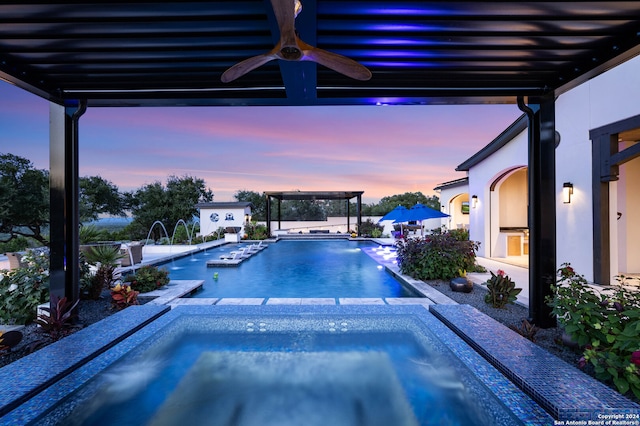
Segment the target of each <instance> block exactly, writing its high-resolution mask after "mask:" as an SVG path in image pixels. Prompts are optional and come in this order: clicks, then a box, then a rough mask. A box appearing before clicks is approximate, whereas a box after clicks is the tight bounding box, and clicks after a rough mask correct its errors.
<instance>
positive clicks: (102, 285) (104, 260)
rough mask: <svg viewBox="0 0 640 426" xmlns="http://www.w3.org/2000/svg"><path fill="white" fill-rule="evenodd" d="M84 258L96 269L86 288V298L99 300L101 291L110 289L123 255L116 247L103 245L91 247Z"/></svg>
mask: <svg viewBox="0 0 640 426" xmlns="http://www.w3.org/2000/svg"><path fill="white" fill-rule="evenodd" d="M85 256H86V259H87V262H89V263H90V264H91V265H94V266H96V267H97V268H98V269H97V270H96V272H95V274H94V275H93V276H92V277H91V278H90V279H89V286H88V288H87V297H88V298H89V299H93V300H95V299H98V298H100V295H101V294H102V290H105V289H107V288H109V287H111V284H113V282H114V281H115V278H114V272H115V270H116V267H117V266H118V261H119V260H120V259H122V257H123V255H122V254H121V253H120V248H119V247H118V246H114V245H108V244H105V245H96V246H92V247H91V248H90V249H89V250H88V251H87V253H86V255H85Z"/></svg>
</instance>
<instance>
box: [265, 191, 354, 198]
mask: <svg viewBox="0 0 640 426" xmlns="http://www.w3.org/2000/svg"><path fill="white" fill-rule="evenodd" d="M264 194H265V195H266V196H268V197H271V198H275V199H277V200H350V199H351V198H355V197H358V196H360V195H362V194H364V191H265V193H264Z"/></svg>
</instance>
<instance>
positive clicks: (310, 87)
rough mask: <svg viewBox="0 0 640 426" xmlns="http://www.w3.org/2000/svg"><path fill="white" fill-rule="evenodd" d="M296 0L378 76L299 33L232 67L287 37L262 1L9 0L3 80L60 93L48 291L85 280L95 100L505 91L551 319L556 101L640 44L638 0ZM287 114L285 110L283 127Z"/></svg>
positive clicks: (224, 101) (537, 295)
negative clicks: (521, 144)
mask: <svg viewBox="0 0 640 426" xmlns="http://www.w3.org/2000/svg"><path fill="white" fill-rule="evenodd" d="M272 1H275V0H272ZM302 3H303V9H302V11H301V12H300V14H299V15H298V16H297V18H295V31H296V33H297V34H298V35H299V37H300V38H301V39H302V40H304V42H305V43H306V44H305V45H308V46H317V47H318V48H321V49H323V50H326V51H329V52H333V53H337V54H339V55H343V56H347V57H349V58H351V59H352V60H354V61H357V62H358V63H360V64H362V65H364V66H365V67H367V68H368V69H369V70H370V71H371V73H372V77H371V78H370V79H369V80H366V81H362V80H354V79H352V78H349V77H346V76H345V75H343V74H341V73H340V72H336V71H335V70H333V69H329V68H326V67H325V66H320V65H317V64H316V63H314V62H310V61H303V60H299V59H301V58H302V59H303V55H302V52H301V49H300V47H299V46H298V45H296V47H294V46H285V48H284V49H282V52H280V51H277V49H276V51H277V52H278V55H280V56H283V59H286V60H273V61H269V62H268V63H264V64H263V65H261V66H259V67H257V68H255V69H251V70H249V72H248V73H246V74H244V75H242V76H240V77H239V78H238V79H236V80H233V81H230V82H225V81H223V80H225V78H223V77H222V75H223V73H224V72H225V71H226V70H228V69H229V68H230V67H232V66H234V65H235V64H238V63H239V62H241V61H243V60H245V59H247V58H250V57H253V58H255V57H256V55H261V54H265V53H266V52H269V51H271V50H272V49H273V47H274V45H276V44H277V43H278V42H279V40H280V30H279V26H278V22H277V19H276V16H275V14H274V12H273V8H272V4H271V2H269V1H266V0H249V1H242V2H240V1H236V2H233V1H207V2H204V1H196V2H182V1H166V2H157V3H150V2H147V1H130V2H126V3H123V2H115V3H114V2H111V1H91V0H88V1H85V2H81V3H78V2H66V3H65V2H62V3H55V4H50V3H49V2H27V3H25V2H22V1H15V2H3V3H2V4H1V5H0V20H1V22H2V25H1V26H0V79H2V80H4V81H7V82H9V83H11V84H14V85H16V86H17V87H20V88H22V89H24V90H27V91H29V92H31V93H33V94H35V95H37V96H40V97H41V98H43V99H46V100H47V101H49V102H50V105H51V107H50V110H51V113H50V152H51V155H50V182H51V185H50V186H51V220H50V225H51V226H50V227H51V235H50V241H51V281H50V283H51V287H50V288H51V294H52V296H58V297H59V296H63V295H66V296H67V297H68V298H69V299H71V300H76V299H77V298H78V294H79V268H78V247H79V242H78V198H79V195H78V180H79V177H78V168H79V167H78V158H79V155H78V151H79V147H80V146H81V144H79V131H78V128H79V123H80V118H81V116H82V114H83V113H84V111H85V110H86V108H94V107H138V106H173V107H175V106H234V107H242V106H262V105H268V106H277V105H288V106H303V105H317V106H320V105H323V106H331V105H371V106H375V105H429V104H433V105H436V104H437V105H442V104H496V103H510V104H514V105H515V104H517V105H518V107H519V108H520V109H521V110H522V111H523V112H525V113H526V115H527V121H528V128H529V147H530V150H529V159H528V161H529V164H528V169H529V170H530V180H529V183H528V184H529V191H528V194H529V195H528V196H529V203H528V204H529V211H528V217H529V221H530V225H529V228H530V252H529V256H530V261H529V265H530V272H529V274H530V282H531V291H530V296H531V297H530V301H531V302H530V316H531V318H532V319H533V320H534V322H536V323H537V324H539V325H543V326H544V325H545V324H547V325H548V324H550V323H551V322H552V320H551V319H550V318H551V317H550V316H549V311H550V309H549V307H548V306H547V305H546V303H545V301H544V299H545V297H546V296H547V295H549V294H550V285H551V283H552V281H553V279H554V277H555V272H556V265H555V262H556V249H555V247H556V232H555V231H556V229H555V226H556V225H555V221H554V218H555V214H556V212H555V203H554V201H555V197H556V193H555V167H554V166H555V151H554V149H555V143H556V140H555V100H556V98H557V97H558V96H560V95H562V94H563V93H566V92H567V91H569V90H570V89H572V88H575V87H576V86H578V85H580V84H582V83H584V82H586V81H588V80H590V79H591V78H593V77H595V76H598V75H599V74H601V73H603V72H605V71H607V70H610V69H611V68H613V67H615V66H617V65H619V64H621V63H623V62H625V61H627V60H628V59H630V58H632V57H634V56H636V55H638V53H640V2H635V1H616V2H611V1H591V2H576V1H553V2H540V1H519V0H518V1H477V2H470V1H447V2H424V1H416V0H413V1H408V0H399V1H394V2H392V3H391V2H390V3H389V4H385V5H384V6H381V5H379V4H372V3H371V2H354V1H344V2H336V1H333V2H331V1H328V2H326V1H322V0H302ZM278 4H280V5H281V3H278ZM291 5H292V7H294V6H293V2H291ZM303 50H304V49H303ZM262 57H263V58H264V57H265V56H264V55H263V56H262ZM254 64H255V62H254ZM288 124H289V123H288V118H287V117H286V116H285V117H283V119H282V120H281V121H280V122H278V123H274V126H282V127H286V126H287V125H288ZM247 125H248V126H250V123H247ZM310 131H311V130H310ZM391 142H392V141H390V143H391ZM344 143H349V142H348V141H345V142H344Z"/></svg>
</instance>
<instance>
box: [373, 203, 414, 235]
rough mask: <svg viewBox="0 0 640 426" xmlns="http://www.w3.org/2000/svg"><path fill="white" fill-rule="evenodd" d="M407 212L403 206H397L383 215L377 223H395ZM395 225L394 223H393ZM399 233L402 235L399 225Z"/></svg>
mask: <svg viewBox="0 0 640 426" xmlns="http://www.w3.org/2000/svg"><path fill="white" fill-rule="evenodd" d="M408 211H409V209H408V208H406V207H405V206H403V205H402V204H400V205H398V207H396V208H395V209H393V210H391V211H390V212H389V213H387V214H385V215H384V216H382V217H381V218H380V220H378V222H382V221H383V220H393V221H395V220H396V219H398V218H399V217H402V216H403V215H404V214H406V213H407V212H408ZM394 223H395V222H394ZM400 233H402V224H400Z"/></svg>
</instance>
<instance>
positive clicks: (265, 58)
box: [220, 0, 371, 83]
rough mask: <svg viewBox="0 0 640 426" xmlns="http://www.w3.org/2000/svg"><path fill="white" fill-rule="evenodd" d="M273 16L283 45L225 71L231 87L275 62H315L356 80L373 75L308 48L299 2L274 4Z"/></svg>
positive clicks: (343, 59)
mask: <svg viewBox="0 0 640 426" xmlns="http://www.w3.org/2000/svg"><path fill="white" fill-rule="evenodd" d="M271 6H272V7H273V12H274V13H275V15H276V20H277V21H278V27H279V28H280V41H279V42H278V44H277V45H276V46H275V47H274V48H273V49H272V50H271V51H269V52H267V53H263V54H262V55H258V56H253V57H251V58H248V59H245V60H244V61H242V62H239V63H237V64H235V65H234V66H232V67H231V68H229V69H228V70H226V71H225V72H224V73H223V74H222V77H221V78H220V79H221V80H222V82H223V83H228V82H230V81H233V80H235V79H237V78H238V77H241V76H243V75H245V74H247V73H248V72H250V71H253V70H254V69H256V68H258V67H260V66H262V65H264V64H266V63H267V62H270V61H273V60H275V59H282V60H285V61H312V62H316V63H318V64H320V65H324V66H325V67H327V68H330V69H332V70H334V71H336V72H339V73H340V74H344V75H346V76H347V77H351V78H354V79H356V80H363V81H365V80H369V79H370V78H371V71H369V70H368V69H367V68H366V67H365V66H363V65H361V64H359V63H358V62H356V61H354V60H353V59H349V58H347V57H345V56H342V55H338V54H337V53H332V52H328V51H326V50H323V49H318V48H317V47H313V46H311V45H308V44H307V43H305V42H304V41H302V40H300V37H298V33H297V32H296V29H295V19H296V17H297V16H298V14H299V13H300V12H301V11H302V4H301V3H300V1H299V0H271Z"/></svg>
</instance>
